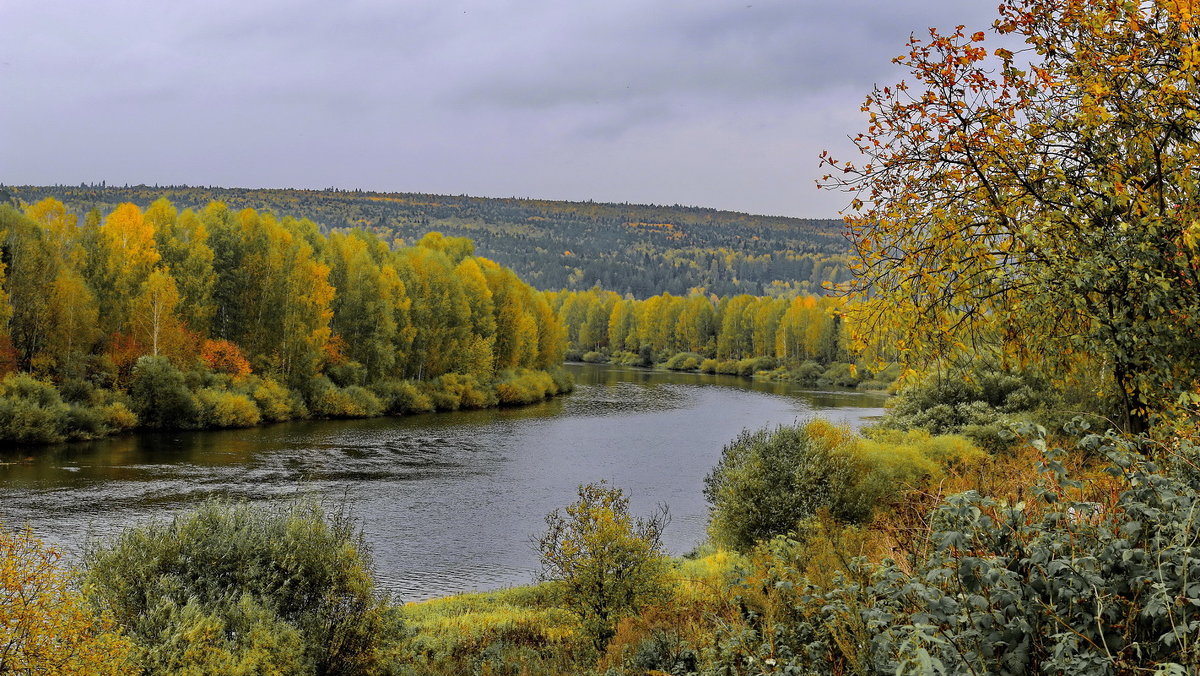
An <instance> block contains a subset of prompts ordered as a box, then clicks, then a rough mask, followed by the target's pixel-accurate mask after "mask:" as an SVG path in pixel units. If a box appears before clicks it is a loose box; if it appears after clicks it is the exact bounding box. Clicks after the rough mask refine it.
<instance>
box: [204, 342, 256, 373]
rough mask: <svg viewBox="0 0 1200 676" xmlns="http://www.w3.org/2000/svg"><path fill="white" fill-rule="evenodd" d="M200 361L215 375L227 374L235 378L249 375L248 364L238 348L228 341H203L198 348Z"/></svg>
mask: <svg viewBox="0 0 1200 676" xmlns="http://www.w3.org/2000/svg"><path fill="white" fill-rule="evenodd" d="M200 359H202V360H203V361H204V364H205V365H206V366H208V368H209V369H210V370H211V371H213V372H216V373H228V374H229V375H231V376H234V377H235V378H242V377H245V376H248V375H250V371H251V368H250V362H249V361H247V360H246V357H245V356H244V355H243V354H242V351H241V350H240V349H238V346H237V345H235V344H234V343H232V342H230V341H228V340H205V341H204V345H203V346H202V347H201V348H200Z"/></svg>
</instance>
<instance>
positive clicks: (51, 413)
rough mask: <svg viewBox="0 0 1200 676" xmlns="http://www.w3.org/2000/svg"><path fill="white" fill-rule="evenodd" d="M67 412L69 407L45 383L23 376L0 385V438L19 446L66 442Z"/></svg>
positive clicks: (5, 378) (52, 387)
mask: <svg viewBox="0 0 1200 676" xmlns="http://www.w3.org/2000/svg"><path fill="white" fill-rule="evenodd" d="M71 412H72V407H71V406H69V405H68V404H66V403H65V402H63V400H62V397H60V396H59V394H58V390H56V389H54V386H53V385H51V384H50V383H48V382H44V381H41V380H38V379H37V378H34V377H33V376H31V375H28V374H24V373H17V374H9V375H7V376H5V377H4V380H2V381H0V438H3V439H6V440H9V441H16V442H22V443H48V442H55V441H62V440H64V439H66V438H67V434H68V431H69V427H68V425H69V417H70V416H71ZM78 417H80V416H78V415H77V416H76V418H78ZM75 422H76V424H78V423H79V420H78V419H77V420H76V421H75Z"/></svg>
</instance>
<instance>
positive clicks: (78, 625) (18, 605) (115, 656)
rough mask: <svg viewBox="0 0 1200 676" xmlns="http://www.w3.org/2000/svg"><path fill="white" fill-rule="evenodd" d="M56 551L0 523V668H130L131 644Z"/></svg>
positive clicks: (75, 671)
mask: <svg viewBox="0 0 1200 676" xmlns="http://www.w3.org/2000/svg"><path fill="white" fill-rule="evenodd" d="M60 559H61V557H60V555H59V553H58V552H57V551H55V550H53V549H50V548H48V547H46V546H45V545H43V544H42V543H41V542H40V541H39V540H38V539H37V538H35V537H34V536H33V534H32V533H31V532H30V531H28V530H24V531H13V530H9V529H7V528H4V527H2V526H0V673H15V674H30V675H40V674H45V675H47V676H49V675H51V674H54V675H60V676H93V675H95V676H103V675H105V674H114V675H115V674H125V673H129V669H130V667H131V664H130V657H131V646H130V643H129V641H128V639H126V638H125V637H124V636H122V635H121V633H120V632H119V631H118V630H117V629H115V628H114V626H113V622H112V619H111V618H109V617H107V616H104V615H98V614H96V613H95V612H93V610H92V609H91V608H90V607H88V605H87V604H86V603H85V602H84V599H83V596H82V595H81V594H80V593H79V592H78V591H76V590H75V589H73V588H72V586H71V576H70V574H69V572H68V571H67V569H66V567H65V566H64V565H63V564H62V562H61V560H60Z"/></svg>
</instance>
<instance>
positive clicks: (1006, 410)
mask: <svg viewBox="0 0 1200 676" xmlns="http://www.w3.org/2000/svg"><path fill="white" fill-rule="evenodd" d="M1061 407H1062V397H1061V395H1060V394H1059V393H1057V392H1056V391H1055V390H1054V389H1053V388H1052V387H1051V386H1050V384H1049V383H1048V382H1047V381H1046V380H1045V379H1044V378H1041V377H1039V376H1037V375H1035V374H1033V373H1029V372H1021V371H1005V370H1001V369H995V368H990V367H978V368H977V369H976V371H975V372H974V373H972V374H967V375H965V376H961V377H952V376H946V375H941V374H934V375H931V376H929V377H927V378H925V379H924V380H921V381H918V382H916V383H913V384H910V385H908V386H906V387H905V388H904V389H902V390H901V391H900V392H899V394H898V396H897V397H896V398H895V400H894V403H893V404H892V407H891V409H890V410H889V412H888V415H887V418H886V419H884V421H883V423H882V425H883V426H885V427H892V428H896V429H923V430H927V431H928V432H930V433H931V434H963V435H965V436H967V437H969V438H971V439H972V440H973V441H975V442H976V443H977V444H979V445H980V446H981V447H983V448H985V449H988V450H992V451H997V450H1001V449H1004V448H1007V447H1008V446H1011V445H1012V444H1013V443H1015V440H1016V439H1015V436H1014V435H1013V434H1012V433H1011V429H1012V428H1013V427H1014V426H1015V425H1018V424H1021V423H1023V422H1038V423H1042V424H1044V425H1045V426H1046V427H1048V428H1050V429H1052V430H1055V431H1056V432H1059V431H1061V430H1062V427H1063V423H1064V422H1065V421H1066V420H1065V416H1064V414H1061V413H1056V412H1055V410H1056V409H1059V408H1061Z"/></svg>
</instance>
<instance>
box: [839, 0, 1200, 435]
mask: <svg viewBox="0 0 1200 676" xmlns="http://www.w3.org/2000/svg"><path fill="white" fill-rule="evenodd" d="M1193 4H1194V3H1191V2H1183V1H1181V0H1134V1H1128V0H1067V1H1063V0H1005V1H1004V2H1003V3H1001V5H1000V7H999V18H998V19H997V21H996V22H995V24H994V26H993V28H994V31H995V34H996V37H997V38H998V39H999V40H1000V41H1001V42H1002V44H1001V46H999V47H996V48H988V47H987V46H986V42H987V40H988V36H987V35H986V33H985V32H983V31H979V32H970V31H967V30H966V29H965V28H964V27H963V26H959V27H958V28H957V29H955V30H954V31H953V32H950V33H944V32H939V31H937V30H933V29H931V30H930V32H929V34H928V36H926V37H914V38H912V40H911V41H910V43H909V45H908V47H909V48H908V53H907V54H904V55H903V56H900V57H898V58H897V59H896V60H895V61H896V63H898V64H900V65H902V66H904V67H906V68H908V69H909V70H910V72H911V75H912V79H911V80H908V81H904V82H900V83H899V84H897V85H895V86H892V87H880V88H877V89H876V90H875V91H873V92H872V93H871V95H870V96H868V97H867V99H866V102H865V103H864V104H863V111H864V112H866V113H867V114H868V115H869V120H870V122H869V124H868V126H867V130H866V131H865V132H863V133H862V134H860V135H859V136H858V137H857V139H856V143H857V146H858V150H859V151H860V153H861V154H862V155H863V156H865V159H864V161H862V162H861V163H850V162H845V161H840V160H837V159H834V158H831V157H829V156H828V155H823V158H822V159H823V162H824V163H825V164H826V165H827V166H829V167H830V168H831V171H830V174H829V175H828V176H826V177H825V181H824V185H825V186H826V187H831V188H837V189H843V190H846V191H848V192H851V193H852V194H853V195H854V197H853V201H852V205H851V206H852V209H851V212H850V215H849V216H847V218H846V221H847V224H848V226H849V235H850V237H851V239H852V242H853V245H854V247H855V248H856V251H857V254H858V258H859V260H860V262H859V265H858V272H859V276H858V278H857V280H856V281H855V282H854V288H853V290H854V291H855V292H856V293H857V295H859V296H860V297H862V298H863V299H864V302H863V303H862V304H861V305H859V306H858V308H859V311H858V316H857V317H856V318H855V322H854V324H855V326H858V327H862V328H863V329H869V330H873V331H874V332H876V333H875V335H873V336H872V338H874V339H875V340H881V341H884V342H886V343H889V344H892V345H895V346H896V347H898V348H899V349H900V350H902V351H904V353H905V355H906V357H907V358H908V360H909V361H910V362H912V363H927V364H928V363H931V362H934V361H943V362H944V361H945V360H948V359H953V358H955V357H960V356H961V357H967V358H971V357H973V356H975V355H977V354H979V353H980V352H994V353H995V352H998V353H1000V354H1002V355H1006V356H1007V355H1015V356H1016V357H1018V358H1021V359H1028V360H1032V359H1036V360H1037V361H1038V362H1039V363H1043V364H1046V365H1048V366H1050V367H1051V368H1052V369H1053V370H1054V371H1056V372H1059V373H1069V372H1070V370H1071V369H1072V368H1076V367H1078V365H1079V364H1080V362H1081V361H1086V362H1088V363H1090V364H1098V365H1099V366H1100V367H1101V369H1102V370H1103V371H1105V372H1106V373H1107V375H1108V379H1109V381H1110V382H1111V383H1112V384H1113V387H1112V390H1113V393H1114V395H1116V397H1117V399H1118V400H1119V402H1120V403H1119V405H1120V408H1121V409H1122V413H1123V415H1124V418H1125V426H1126V427H1127V428H1128V429H1130V430H1132V431H1135V432H1136V431H1142V430H1145V429H1146V428H1147V425H1148V423H1149V418H1150V413H1151V412H1153V411H1155V410H1160V409H1162V408H1163V407H1164V406H1166V405H1168V404H1169V402H1172V401H1174V400H1175V399H1176V398H1177V397H1178V396H1180V395H1181V394H1182V395H1184V396H1193V395H1194V389H1195V383H1196V381H1197V375H1198V374H1200V342H1197V341H1196V340H1195V339H1194V336H1195V335H1197V333H1198V332H1200V248H1198V244H1200V218H1198V216H1200V21H1198V19H1200V16H1196V15H1194V14H1193V9H1192V8H1193Z"/></svg>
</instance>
